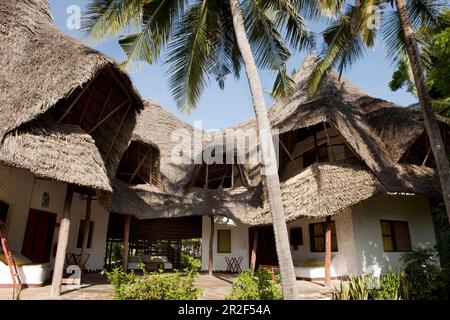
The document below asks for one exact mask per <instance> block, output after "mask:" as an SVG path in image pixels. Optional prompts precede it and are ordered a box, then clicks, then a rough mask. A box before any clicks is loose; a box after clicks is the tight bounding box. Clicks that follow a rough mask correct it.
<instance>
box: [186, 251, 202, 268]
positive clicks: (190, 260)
mask: <svg viewBox="0 0 450 320" xmlns="http://www.w3.org/2000/svg"><path fill="white" fill-rule="evenodd" d="M181 265H182V267H183V268H184V269H189V270H194V271H197V272H198V271H200V269H201V268H202V261H201V259H199V258H196V257H192V256H190V255H187V254H182V255H181Z"/></svg>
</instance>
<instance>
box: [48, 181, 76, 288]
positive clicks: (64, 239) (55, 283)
mask: <svg viewBox="0 0 450 320" xmlns="http://www.w3.org/2000/svg"><path fill="white" fill-rule="evenodd" d="M72 199H73V186H72V185H71V184H69V185H67V191H66V198H65V200H64V209H63V216H62V219H61V222H60V224H59V234H58V246H57V249H56V257H55V265H54V268H53V277H52V286H51V289H50V296H52V297H58V296H60V295H61V284H62V278H63V274H64V264H65V262H66V250H67V243H68V241H69V231H70V212H71V207H72Z"/></svg>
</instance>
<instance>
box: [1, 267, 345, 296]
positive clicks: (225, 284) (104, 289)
mask: <svg viewBox="0 0 450 320" xmlns="http://www.w3.org/2000/svg"><path fill="white" fill-rule="evenodd" d="M235 279H236V275H231V274H223V273H218V274H214V275H213V276H209V275H206V274H201V275H200V276H199V278H198V280H197V286H198V287H200V288H203V295H202V296H201V298H200V299H201V300H223V299H224V297H225V296H226V295H227V294H228V293H229V292H230V291H231V285H232V284H233V281H234V280H235ZM83 283H84V284H83V285H82V286H81V289H77V290H73V289H70V288H69V287H67V286H63V287H62V294H61V296H60V297H58V298H57V299H58V300H112V290H113V288H112V286H111V285H109V284H108V283H107V281H106V279H105V277H104V276H102V275H100V274H87V275H85V276H84V278H83ZM297 284H298V288H299V294H300V298H301V299H303V300H329V299H331V298H332V295H333V291H334V289H333V288H335V287H338V286H339V281H333V284H332V288H325V287H324V286H323V284H322V283H320V282H311V281H297ZM49 293H50V285H47V286H44V287H40V288H27V289H23V290H22V293H21V295H20V299H22V300H49V299H54V298H51V297H50V296H49ZM11 298H12V289H7V288H0V300H9V299H11Z"/></svg>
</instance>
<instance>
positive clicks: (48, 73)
mask: <svg viewBox="0 0 450 320" xmlns="http://www.w3.org/2000/svg"><path fill="white" fill-rule="evenodd" d="M0 42H1V43H2V46H1V47H0V64H1V66H2V67H1V69H0V113H1V114H2V117H1V118H0V142H1V141H3V139H4V138H5V136H6V135H7V134H8V133H9V132H11V131H13V130H15V129H17V128H19V127H21V126H23V125H26V124H27V123H28V122H30V121H32V120H34V119H37V118H39V119H40V120H44V121H45V122H50V123H55V124H64V123H66V124H75V125H79V126H80V127H81V129H83V130H84V131H85V132H87V133H88V134H90V135H91V136H92V137H93V139H94V141H95V145H96V146H97V148H98V150H99V151H100V154H101V156H102V159H103V161H104V163H105V168H106V171H107V173H108V177H109V178H110V179H112V178H113V177H114V176H115V173H116V169H117V166H118V164H119V161H120V158H121V157H122V154H123V152H124V151H125V150H126V148H127V146H128V143H129V141H130V139H131V136H132V131H133V129H134V126H135V122H136V116H137V113H138V112H139V110H140V109H142V101H141V99H140V97H139V95H138V94H137V92H136V91H135V90H134V88H133V86H132V84H131V81H130V80H129V78H128V76H127V75H126V74H124V73H123V72H122V71H121V70H120V69H119V67H118V65H117V64H116V63H115V61H113V60H112V59H110V58H108V57H105V56H104V55H102V54H101V53H99V52H97V51H95V50H93V49H91V48H89V47H88V46H86V45H85V44H83V43H82V42H81V41H78V40H74V39H72V38H70V37H68V36H66V35H64V34H63V33H62V32H60V31H58V30H57V29H56V28H55V27H54V23H53V20H52V18H51V14H50V9H49V5H48V3H47V1H46V0H24V1H1V5H0ZM49 174H50V173H49ZM57 176H58V173H57V172H55V173H54V178H55V179H56V177H57Z"/></svg>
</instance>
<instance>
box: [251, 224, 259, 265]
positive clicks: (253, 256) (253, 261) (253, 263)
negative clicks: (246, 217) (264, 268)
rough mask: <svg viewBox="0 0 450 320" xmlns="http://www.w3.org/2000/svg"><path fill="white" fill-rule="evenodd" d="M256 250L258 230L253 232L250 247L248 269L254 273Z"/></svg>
mask: <svg viewBox="0 0 450 320" xmlns="http://www.w3.org/2000/svg"><path fill="white" fill-rule="evenodd" d="M257 250H258V229H255V231H254V232H253V246H252V257H251V260H250V268H251V269H252V270H253V271H255V269H256V251H257Z"/></svg>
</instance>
